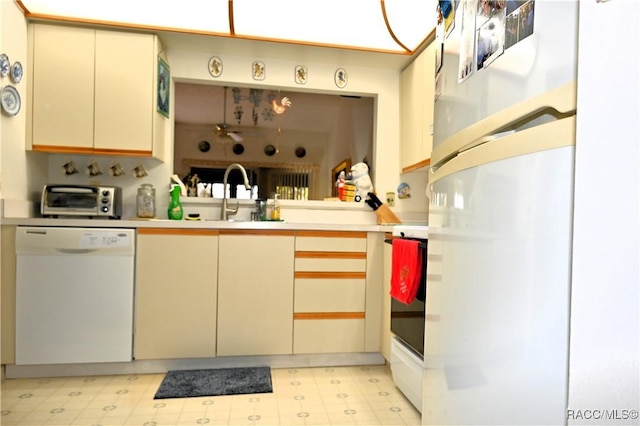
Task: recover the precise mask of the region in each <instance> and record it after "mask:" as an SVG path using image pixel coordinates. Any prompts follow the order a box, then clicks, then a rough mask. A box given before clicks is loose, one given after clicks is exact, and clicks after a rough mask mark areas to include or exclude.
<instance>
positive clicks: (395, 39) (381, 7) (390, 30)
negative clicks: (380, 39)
mask: <svg viewBox="0 0 640 426" xmlns="http://www.w3.org/2000/svg"><path fill="white" fill-rule="evenodd" d="M380 9H382V17H383V18H384V24H385V25H386V26H387V31H389V35H390V36H391V38H392V39H393V41H395V42H396V43H397V44H398V46H400V47H402V48H403V49H404V50H406V51H407V52H408V53H411V49H409V48H408V47H407V46H405V45H404V44H402V42H401V41H400V40H398V37H396V35H395V34H394V32H393V30H392V29H391V25H389V18H388V17H387V9H386V8H385V7H384V0H380Z"/></svg>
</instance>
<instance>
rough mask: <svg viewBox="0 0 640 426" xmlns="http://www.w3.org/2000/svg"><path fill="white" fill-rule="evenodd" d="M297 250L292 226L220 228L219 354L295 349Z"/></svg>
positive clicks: (275, 351) (290, 350)
mask: <svg viewBox="0 0 640 426" xmlns="http://www.w3.org/2000/svg"><path fill="white" fill-rule="evenodd" d="M293 255H294V232H293V231H248V230H247V231H245V230H238V231H232V230H221V231H220V245H219V254H218V301H219V303H218V350H217V355H218V356H241V355H287V354H291V353H292V339H293V320H292V318H293Z"/></svg>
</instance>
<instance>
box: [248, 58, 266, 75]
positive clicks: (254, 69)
mask: <svg viewBox="0 0 640 426" xmlns="http://www.w3.org/2000/svg"><path fill="white" fill-rule="evenodd" d="M266 74H267V70H266V67H265V65H264V62H262V61H255V62H253V63H252V64H251V75H252V77H253V79H254V80H264V78H265V76H266Z"/></svg>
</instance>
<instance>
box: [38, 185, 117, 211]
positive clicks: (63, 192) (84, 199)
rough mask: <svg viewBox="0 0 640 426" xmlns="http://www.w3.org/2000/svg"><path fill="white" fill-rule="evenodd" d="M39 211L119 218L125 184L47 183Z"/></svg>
mask: <svg viewBox="0 0 640 426" xmlns="http://www.w3.org/2000/svg"><path fill="white" fill-rule="evenodd" d="M40 213H41V214H42V216H43V217H58V216H85V217H89V218H93V217H99V218H104V219H120V217H121V216H122V188H120V187H117V186H98V185H45V186H44V189H43V190H42V200H41V204H40Z"/></svg>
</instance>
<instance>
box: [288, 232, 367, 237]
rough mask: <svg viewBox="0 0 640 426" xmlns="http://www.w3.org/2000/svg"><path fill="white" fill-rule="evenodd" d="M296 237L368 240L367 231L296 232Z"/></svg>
mask: <svg viewBox="0 0 640 426" xmlns="http://www.w3.org/2000/svg"><path fill="white" fill-rule="evenodd" d="M296 237H321V238H367V233H366V232H365V231H296Z"/></svg>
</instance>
